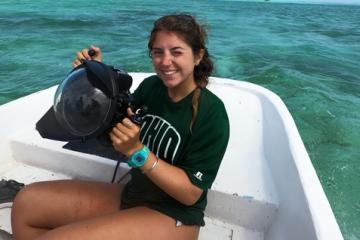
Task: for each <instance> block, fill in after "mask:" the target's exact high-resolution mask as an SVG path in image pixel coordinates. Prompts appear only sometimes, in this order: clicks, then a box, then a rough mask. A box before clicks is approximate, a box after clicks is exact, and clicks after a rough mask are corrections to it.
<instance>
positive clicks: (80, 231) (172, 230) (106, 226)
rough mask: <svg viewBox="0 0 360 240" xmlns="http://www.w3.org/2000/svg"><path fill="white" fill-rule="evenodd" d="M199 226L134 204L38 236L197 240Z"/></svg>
mask: <svg viewBox="0 0 360 240" xmlns="http://www.w3.org/2000/svg"><path fill="white" fill-rule="evenodd" d="M198 234H199V227H198V226H186V225H182V226H179V227H177V226H176V221H175V220H174V219H173V218H171V217H169V216H166V215H164V214H162V213H160V212H158V211H155V210H152V209H149V208H146V207H135V208H130V209H125V210H121V211H119V212H115V213H109V214H107V215H103V216H100V217H95V218H91V219H88V220H84V221H80V222H75V223H72V224H68V225H64V226H62V227H59V228H56V229H54V230H51V231H49V232H47V233H45V234H44V235H42V236H41V237H40V238H38V240H65V239H73V240H80V239H87V240H92V239H94V240H95V239H107V240H112V239H114V240H115V239H116V240H153V239H156V240H169V239H171V240H196V239H197V238H198Z"/></svg>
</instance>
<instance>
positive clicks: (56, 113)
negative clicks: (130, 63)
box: [36, 60, 146, 145]
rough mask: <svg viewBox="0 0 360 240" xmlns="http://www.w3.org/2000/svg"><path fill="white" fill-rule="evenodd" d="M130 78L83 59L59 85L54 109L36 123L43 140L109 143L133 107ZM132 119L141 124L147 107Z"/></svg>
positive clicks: (116, 70) (137, 112) (95, 62)
mask: <svg viewBox="0 0 360 240" xmlns="http://www.w3.org/2000/svg"><path fill="white" fill-rule="evenodd" d="M131 85H132V77H131V76H130V75H129V74H127V73H126V72H125V71H123V70H120V69H116V68H114V67H111V66H108V65H106V64H104V63H102V62H98V61H95V60H83V61H82V64H81V65H79V66H78V67H76V68H75V69H73V70H72V71H71V72H70V73H69V74H68V76H67V77H66V78H65V79H64V80H63V81H62V82H61V83H60V84H59V86H58V88H57V90H56V93H55V96H54V103H53V106H52V107H51V108H50V109H49V110H48V111H47V112H46V114H45V115H44V116H43V117H42V118H41V119H40V120H39V121H38V122H37V123H36V129H37V130H38V132H39V133H40V135H41V136H42V137H44V138H48V139H52V140H59V141H72V140H82V141H86V140H88V139H92V138H96V139H98V140H99V141H100V142H101V143H103V144H105V145H106V144H111V141H110V137H109V132H110V131H111V129H112V128H113V127H114V126H115V124H116V123H118V122H120V121H122V119H123V118H125V117H127V108H129V107H130V108H132V109H133V111H135V110H134V108H135V106H134V98H133V96H132V94H131V93H130V87H131ZM135 112H136V114H135V115H134V116H131V120H132V121H133V122H135V123H136V124H139V125H140V124H141V121H142V118H143V117H144V115H145V112H146V107H143V108H140V109H138V110H136V111H135Z"/></svg>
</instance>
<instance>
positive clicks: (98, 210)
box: [11, 180, 122, 240]
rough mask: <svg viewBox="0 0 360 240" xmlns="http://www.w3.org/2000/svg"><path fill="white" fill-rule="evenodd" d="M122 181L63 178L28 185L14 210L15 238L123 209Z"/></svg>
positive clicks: (39, 233) (20, 195)
mask: <svg viewBox="0 0 360 240" xmlns="http://www.w3.org/2000/svg"><path fill="white" fill-rule="evenodd" d="M121 191H122V187H121V186H120V185H119V184H110V183H100V182H85V181H77V180H63V181H50V182H38V183H34V184H31V185H29V186H26V187H25V188H24V189H22V190H21V191H20V192H19V193H18V194H17V196H16V198H15V201H14V204H13V207H12V213H11V218H12V220H11V222H12V229H13V234H14V237H15V239H20V240H21V239H34V238H36V237H38V236H40V235H42V234H44V233H45V232H47V231H49V230H51V229H54V228H57V227H59V226H63V225H66V224H69V223H74V222H77V221H81V220H84V219H88V218H93V217H96V216H101V215H105V214H109V213H114V212H118V211H119V207H120V195H121Z"/></svg>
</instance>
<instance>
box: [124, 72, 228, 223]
mask: <svg viewBox="0 0 360 240" xmlns="http://www.w3.org/2000/svg"><path fill="white" fill-rule="evenodd" d="M192 96H193V93H190V94H189V95H188V96H186V97H185V98H184V99H182V100H180V101H179V102H176V103H174V102H172V100H171V99H170V98H169V96H168V93H167V88H166V86H165V85H164V84H163V83H162V81H161V79H160V78H159V77H157V76H152V77H149V78H147V79H145V80H144V81H143V82H142V83H141V84H140V86H139V87H138V88H137V89H136V91H135V92H134V97H135V105H136V106H138V107H139V106H142V105H146V106H147V107H148V111H147V114H146V116H145V118H144V122H143V124H142V126H141V134H140V139H141V141H142V143H143V144H145V145H146V146H147V147H148V148H149V149H150V150H151V151H152V152H153V153H154V154H156V155H157V157H158V158H160V159H162V160H165V161H167V162H168V163H170V164H172V165H174V166H177V167H179V168H182V169H183V170H184V171H185V172H186V174H187V175H188V177H189V179H190V180H191V182H192V183H193V184H195V185H196V186H198V187H200V188H201V189H203V190H204V192H203V194H202V196H201V197H200V199H199V200H198V201H197V202H196V203H195V204H194V205H192V206H186V205H184V204H182V203H180V202H178V201H177V200H175V199H174V198H172V197H171V196H169V195H168V194H167V193H165V192H164V191H162V190H161V189H160V188H159V187H158V186H157V185H155V184H154V183H153V182H152V181H151V180H150V179H149V178H148V177H147V176H146V175H144V174H142V173H141V171H140V170H139V169H132V170H131V180H130V182H129V183H128V184H127V185H126V187H125V189H124V192H123V195H122V207H123V208H129V207H134V206H148V207H150V208H152V209H155V210H158V211H160V212H162V213H164V214H166V215H168V216H171V217H173V218H174V219H176V220H179V221H181V222H182V223H183V224H187V225H200V226H203V225H204V219H203V218H204V213H203V212H204V209H205V207H206V195H207V191H208V189H209V188H210V187H211V185H212V183H213V181H214V179H215V177H216V174H217V171H218V169H219V166H220V163H221V160H222V157H223V155H224V153H225V150H226V146H227V143H228V139H229V120H228V117H227V114H226V110H225V107H224V104H223V102H222V101H221V100H220V99H219V98H218V97H217V96H216V95H214V94H213V93H212V92H210V91H209V90H208V89H206V88H205V89H202V90H201V97H200V104H199V109H198V115H197V117H196V120H195V123H194V125H193V128H192V132H190V122H191V119H192Z"/></svg>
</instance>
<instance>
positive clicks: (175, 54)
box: [173, 51, 182, 56]
mask: <svg viewBox="0 0 360 240" xmlns="http://www.w3.org/2000/svg"><path fill="white" fill-rule="evenodd" d="M173 55H174V56H180V55H182V52H180V51H175V52H173Z"/></svg>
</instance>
